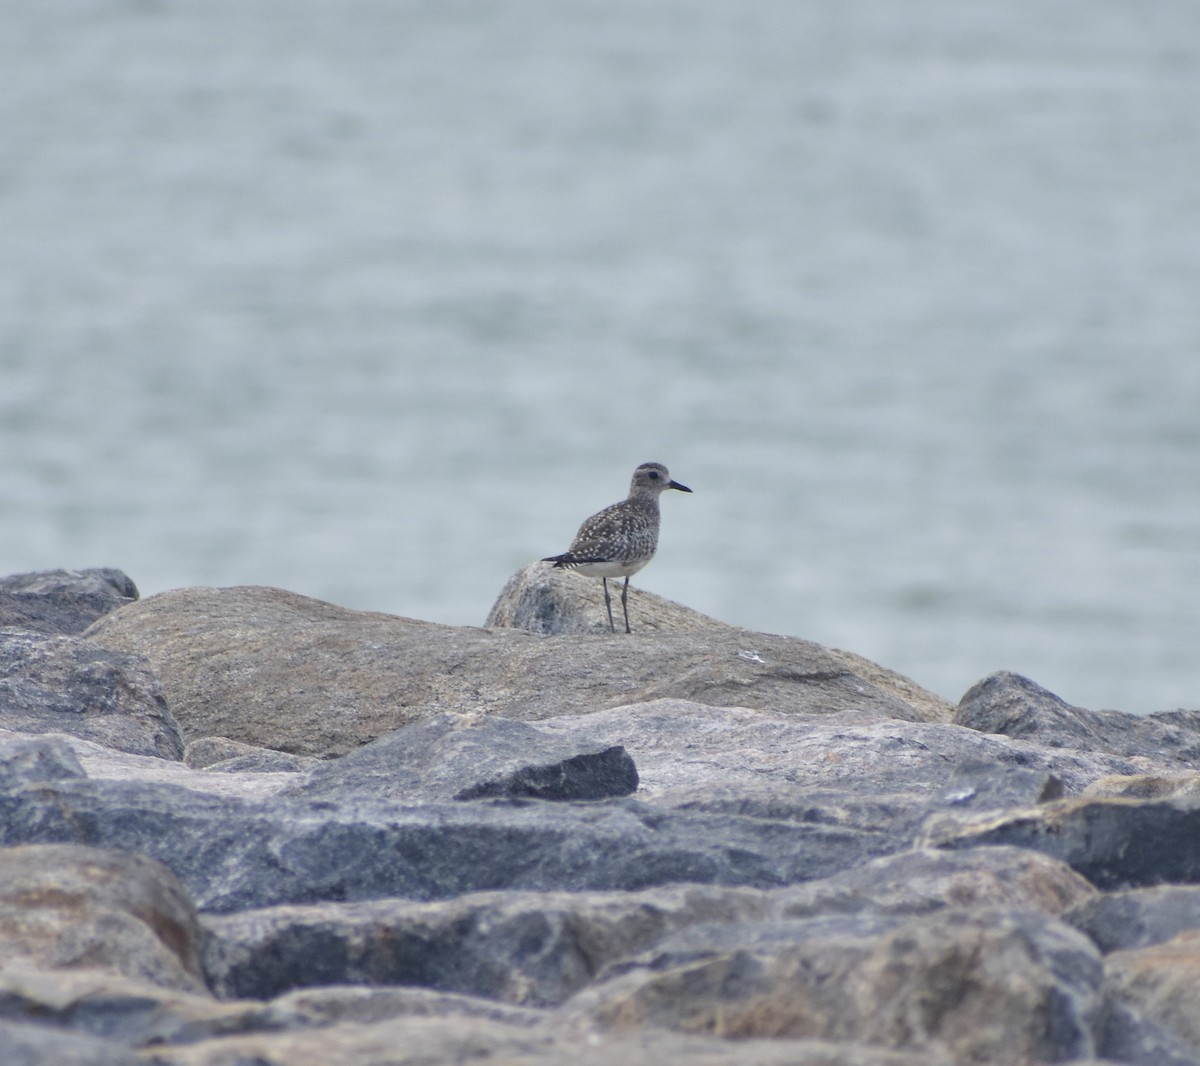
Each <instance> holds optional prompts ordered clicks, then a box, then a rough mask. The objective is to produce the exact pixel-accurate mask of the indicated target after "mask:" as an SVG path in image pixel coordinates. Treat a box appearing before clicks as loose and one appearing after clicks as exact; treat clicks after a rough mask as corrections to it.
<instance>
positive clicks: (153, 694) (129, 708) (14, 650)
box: [0, 629, 183, 759]
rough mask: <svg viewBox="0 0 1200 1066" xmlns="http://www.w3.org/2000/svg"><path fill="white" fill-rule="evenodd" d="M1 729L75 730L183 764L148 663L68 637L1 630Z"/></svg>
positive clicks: (176, 731)
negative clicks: (179, 759) (180, 761)
mask: <svg viewBox="0 0 1200 1066" xmlns="http://www.w3.org/2000/svg"><path fill="white" fill-rule="evenodd" d="M0 729H6V730H11V731H15V732H21V733H70V734H72V735H74V736H77V737H82V738H84V739H87V740H94V741H98V742H100V743H103V744H105V745H107V746H108V747H110V748H115V749H118V750H120V751H128V752H133V753H135V754H139V755H156V756H159V757H160V758H164V759H178V758H179V757H180V756H181V755H182V754H183V741H182V739H181V737H180V735H179V728H178V726H177V725H176V724H175V720H174V718H173V717H172V715H171V712H170V710H168V708H167V702H166V699H165V697H164V696H163V691H162V687H161V686H160V685H159V683H158V679H157V678H156V677H155V676H154V674H152V673H151V672H150V670H149V669H148V668H147V665H146V662H145V660H143V659H140V658H138V657H137V656H134V655H126V654H124V653H122V652H116V651H110V650H108V649H105V648H101V647H98V646H97V645H96V644H94V643H91V642H89V641H86V640H83V639H81V638H79V637H71V636H44V635H42V634H39V633H33V632H30V631H28V630H21V629H0Z"/></svg>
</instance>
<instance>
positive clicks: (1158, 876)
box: [921, 799, 1200, 889]
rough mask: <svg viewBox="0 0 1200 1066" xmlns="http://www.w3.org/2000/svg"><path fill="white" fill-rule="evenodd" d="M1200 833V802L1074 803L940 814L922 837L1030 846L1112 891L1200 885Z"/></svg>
mask: <svg viewBox="0 0 1200 1066" xmlns="http://www.w3.org/2000/svg"><path fill="white" fill-rule="evenodd" d="M1198 834H1200V805H1197V804H1196V803H1195V801H1170V800H1128V799H1070V800H1058V801H1056V802H1053V803H1047V804H1045V805H1043V806H1042V807H1039V808H1026V809H1024V810H1018V811H1005V812H1003V813H1000V814H997V815H994V816H987V815H984V816H970V815H951V814H938V815H934V816H932V817H930V818H929V819H928V820H927V821H926V824H925V827H924V830H923V836H922V838H921V839H922V842H923V843H924V844H926V845H931V846H935V847H946V848H969V847H976V846H978V845H980V844H1009V845H1013V846H1015V847H1021V848H1031V849H1033V850H1035V851H1040V852H1042V853H1044V854H1046V855H1052V856H1053V857H1054V858H1056V859H1060V860H1061V861H1063V862H1065V863H1067V864H1068V865H1069V866H1070V867H1071V868H1072V869H1074V870H1076V871H1078V872H1079V873H1081V874H1082V875H1083V876H1084V877H1086V878H1087V879H1088V880H1089V881H1091V882H1092V884H1094V885H1096V886H1097V887H1099V888H1103V889H1114V888H1129V887H1137V886H1145V885H1157V884H1163V883H1165V882H1170V881H1175V882H1182V883H1184V884H1191V883H1197V882H1200V850H1197V848H1196V846H1195V842H1196V840H1197V839H1200V837H1198Z"/></svg>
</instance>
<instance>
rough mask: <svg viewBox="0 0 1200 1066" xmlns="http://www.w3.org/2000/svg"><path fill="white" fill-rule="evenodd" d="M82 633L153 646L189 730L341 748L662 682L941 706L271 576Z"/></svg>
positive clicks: (777, 706)
mask: <svg viewBox="0 0 1200 1066" xmlns="http://www.w3.org/2000/svg"><path fill="white" fill-rule="evenodd" d="M86 636H87V638H88V639H89V640H90V641H92V642H94V643H95V644H96V645H98V646H101V647H105V648H109V649H112V650H114V651H118V652H122V653H125V654H136V655H144V656H145V657H146V659H147V660H148V661H149V663H150V664H151V666H152V668H153V669H154V671H155V673H156V674H157V675H158V676H159V678H160V679H161V680H162V684H163V688H164V690H165V692H166V695H167V699H168V701H169V703H170V706H171V711H172V713H173V714H174V715H175V717H176V719H177V720H178V721H179V723H180V726H181V728H182V730H183V733H184V735H185V737H186V739H188V740H192V739H195V738H197V737H202V736H222V737H228V738H230V739H232V740H236V741H241V742H243V743H247V744H256V745H261V746H264V747H269V748H277V749H280V750H284V751H288V752H292V753H298V754H305V755H321V756H329V755H342V754H345V753H346V752H347V751H351V750H353V749H354V748H356V747H358V746H360V745H361V744H364V743H366V742H367V741H370V740H374V739H375V738H376V737H379V736H382V735H383V734H384V733H387V732H390V731H391V730H393V729H397V728H399V727H400V726H403V725H406V724H408V723H409V722H413V721H416V720H418V719H420V718H423V717H426V716H428V715H431V714H437V713H444V712H450V713H459V714H461V713H482V714H496V715H501V716H504V717H509V718H517V719H522V720H525V721H537V720H539V719H542V718H549V717H554V716H557V715H564V714H586V713H589V712H591V711H595V710H600V709H602V708H605V707H615V706H617V705H619V704H623V703H630V702H634V701H641V700H647V699H654V698H657V697H675V698H681V699H689V700H695V701H698V702H700V703H706V704H710V705H715V706H734V705H737V706H744V707H751V708H755V709H759V710H773V711H778V712H781V713H787V714H803V715H826V714H830V713H834V712H838V711H846V710H854V711H859V712H864V713H870V714H872V715H875V716H877V717H890V718H898V719H904V720H909V721H922V720H941V719H944V718H945V717H948V715H949V713H950V708H949V707H948V705H946V704H945V703H944V701H940V700H938V699H937V697H934V696H931V695H929V694H928V693H923V692H922V691H921V690H920V689H918V688H917V686H915V685H914V684H913V683H912V682H911V681H908V679H906V678H901V677H899V676H898V675H895V674H890V673H888V672H887V671H885V670H883V669H882V668H881V667H874V666H871V664H866V663H865V660H859V659H857V658H855V657H848V656H846V655H844V654H840V653H834V652H830V651H828V650H827V649H825V648H822V647H820V646H819V645H816V644H812V643H809V642H808V641H803V640H798V639H796V638H792V637H778V636H771V635H769V634H763V633H751V632H749V631H746V630H736V629H731V628H725V629H722V630H720V631H718V632H713V633H707V632H702V633H673V634H665V635H664V634H659V635H655V634H644V635H638V634H634V635H633V636H632V637H627V636H626V635H625V634H620V635H614V634H611V633H608V634H603V635H600V636H568V637H535V636H532V635H530V634H528V633H523V632H520V631H517V630H504V629H500V630H488V629H475V628H467V627H452V626H440V625H435V624H433V623H430V622H420V621H415V620H413V619H409V618H398V617H395V616H392V615H385V614H376V613H370V612H363V611H351V610H347V609H345V608H341V607H336V606H333V605H332V604H328V603H323V602H321V601H319V600H313V599H308V598H306V597H304V596H298V595H296V594H295V593H291V592H284V591H282V590H280V589H270V588H231V589H207V588H199V589H179V590H176V591H173V592H166V593H162V594H160V595H158V596H152V597H150V598H149V599H145V600H141V601H139V602H138V603H135V604H130V605H129V606H127V607H124V608H122V609H121V610H119V611H116V612H114V613H113V614H110V615H107V616H105V617H104V618H102V619H100V621H99V622H97V623H96V624H95V625H94V626H92V627H91V628H90V629H89V630H88V631H87V634H86Z"/></svg>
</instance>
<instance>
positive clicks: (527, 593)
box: [484, 562, 953, 722]
mask: <svg viewBox="0 0 1200 1066" xmlns="http://www.w3.org/2000/svg"><path fill="white" fill-rule="evenodd" d="M629 618H630V622H631V624H632V625H633V627H634V629H635V630H636V632H637V633H647V634H653V633H661V634H668V633H671V634H682V633H696V634H710V635H714V636H721V635H727V636H731V637H734V638H738V637H740V638H742V639H744V640H748V641H751V642H752V643H753V642H754V641H755V640H756V639H757V638H761V637H764V636H765V634H762V633H756V632H755V631H754V630H750V629H743V628H741V627H740V626H731V625H729V624H728V623H726V622H722V621H720V620H718V619H716V618H712V617H710V616H709V615H706V614H701V613H700V612H699V611H694V610H692V608H690V607H685V606H683V605H682V604H679V603H675V602H674V601H673V600H668V599H664V598H663V597H662V596H656V595H655V594H654V593H653V592H646V591H644V590H642V589H638V588H634V587H632V586H631V587H630V590H629ZM484 625H485V626H488V627H490V628H495V629H519V630H523V631H524V632H526V633H534V634H537V635H538V636H573V635H582V634H593V635H595V634H599V635H601V636H606V635H608V634H609V629H608V614H607V612H606V611H605V609H604V597H603V596H602V595H600V592H599V586H598V585H597V583H596V579H595V578H588V577H584V576H583V575H582V574H577V573H574V572H573V571H570V570H561V569H556V568H555V567H553V566H549V565H548V564H546V563H544V562H538V563H530V564H529V565H528V566H526V567H524V568H523V569H521V570H518V571H517V572H516V573H515V574H513V576H512V577H510V578H509V579H508V582H507V583H506V584H505V586H504V588H503V589H502V590H501V592H500V595H499V596H498V597H497V599H496V602H495V603H494V604H493V605H492V609H491V611H489V612H488V616H487V620H486V621H485V622H484ZM774 639H779V638H774ZM782 639H785V640H788V639H794V638H782ZM800 643H801V644H805V643H807V642H803V641H801V642H800ZM809 647H810V648H815V647H816V645H809ZM821 650H822V651H823V652H824V653H825V655H826V656H827V657H828V658H829V659H830V660H832V661H833V662H834V663H836V664H838V666H840V667H841V668H843V669H846V670H849V671H850V672H852V673H854V674H856V675H857V676H858V677H861V678H862V679H863V680H865V681H866V682H867V683H868V684H870V685H874V686H875V687H877V688H879V689H881V690H883V691H884V692H888V693H890V694H891V695H893V696H895V697H896V698H897V699H899V700H901V701H903V702H904V703H907V704H909V705H910V706H912V707H914V708H916V709H917V710H918V712H919V713H918V714H917V716H916V717H917V718H918V719H920V720H922V721H930V722H939V721H946V720H948V719H949V717H950V716H951V714H952V713H953V707H952V706H951V705H950V704H949V703H947V702H946V701H945V700H943V699H942V698H941V697H940V696H935V695H934V694H933V693H931V692H928V691H926V690H925V689H923V688H921V687H920V686H919V685H918V684H916V683H915V682H913V681H911V680H909V679H908V678H906V677H903V676H901V675H900V674H897V673H894V672H893V671H891V670H888V669H886V668H884V667H882V666H879V665H878V664H877V663H873V662H871V661H870V660H869V659H864V658H863V657H862V656H861V655H855V654H854V653H853V652H848V651H842V650H841V649H840V648H823V649H821ZM747 654H748V655H749V656H753V655H754V654H755V653H754V651H753V650H750V651H748V653H747ZM751 661H753V660H751ZM739 702H741V701H739ZM746 705H747V706H756V705H755V704H746Z"/></svg>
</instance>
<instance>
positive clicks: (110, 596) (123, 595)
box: [0, 568, 138, 634]
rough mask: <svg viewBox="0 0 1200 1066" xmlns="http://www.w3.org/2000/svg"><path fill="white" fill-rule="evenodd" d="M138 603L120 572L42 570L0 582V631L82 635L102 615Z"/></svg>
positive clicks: (136, 595)
mask: <svg viewBox="0 0 1200 1066" xmlns="http://www.w3.org/2000/svg"><path fill="white" fill-rule="evenodd" d="M137 598H138V590H137V586H136V585H134V583H133V582H132V581H131V580H130V579H129V577H128V576H127V575H126V574H124V573H122V572H121V571H120V570H113V569H103V568H102V569H92V570H41V571H37V572H34V573H31V574H13V575H12V576H11V577H3V578H0V627H3V626H14V627H17V628H20V629H28V630H32V631H33V632H36V633H44V634H54V633H59V634H75V633H82V632H83V631H84V630H85V629H87V627H88V626H90V625H91V624H92V623H93V622H94V621H95V620H96V619H97V618H99V617H100V616H101V615H105V614H107V613H108V612H109V611H113V610H115V609H116V608H118V607H120V606H122V605H123V604H126V603H132V602H133V601H134V600H136V599H137Z"/></svg>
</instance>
